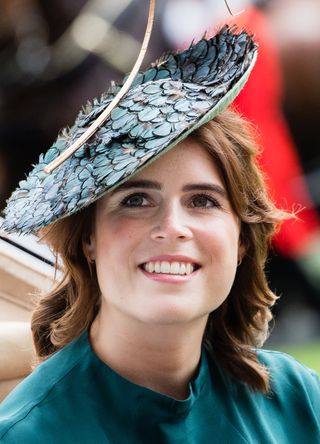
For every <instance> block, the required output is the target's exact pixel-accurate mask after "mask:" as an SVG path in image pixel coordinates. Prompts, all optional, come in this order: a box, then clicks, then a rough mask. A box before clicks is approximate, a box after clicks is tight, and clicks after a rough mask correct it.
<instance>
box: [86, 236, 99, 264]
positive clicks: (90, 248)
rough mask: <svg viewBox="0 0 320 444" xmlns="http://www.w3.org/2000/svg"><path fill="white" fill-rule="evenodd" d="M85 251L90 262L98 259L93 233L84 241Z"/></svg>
mask: <svg viewBox="0 0 320 444" xmlns="http://www.w3.org/2000/svg"><path fill="white" fill-rule="evenodd" d="M83 252H84V255H85V256H86V258H87V260H88V261H89V262H94V261H95V259H96V239H95V236H94V235H93V234H90V236H89V238H88V239H86V240H85V241H83Z"/></svg>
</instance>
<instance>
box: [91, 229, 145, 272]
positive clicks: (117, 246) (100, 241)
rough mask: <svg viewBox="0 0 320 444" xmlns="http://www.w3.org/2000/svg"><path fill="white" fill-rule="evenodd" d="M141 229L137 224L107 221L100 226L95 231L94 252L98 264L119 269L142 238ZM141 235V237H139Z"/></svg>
mask: <svg viewBox="0 0 320 444" xmlns="http://www.w3.org/2000/svg"><path fill="white" fill-rule="evenodd" d="M141 231H142V230H141V227H139V226H138V224H133V223H130V222H129V221H128V220H126V221H119V220H116V221H109V222H108V224H103V225H100V227H99V229H98V230H97V231H96V252H97V257H96V261H97V265H98V263H99V262H100V263H104V264H107V263H108V264H109V266H111V265H112V266H115V268H116V267H121V264H124V261H126V262H127V259H128V258H129V257H130V253H131V252H132V251H133V249H134V247H135V245H136V244H137V243H139V242H140V239H141V237H142V238H143V236H144V234H145V233H144V232H143V233H142V234H141ZM140 234H141V235H140Z"/></svg>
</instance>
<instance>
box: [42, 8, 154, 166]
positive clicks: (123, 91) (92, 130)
mask: <svg viewBox="0 0 320 444" xmlns="http://www.w3.org/2000/svg"><path fill="white" fill-rule="evenodd" d="M155 4H156V0H150V5H149V16H148V23H147V29H146V32H145V35H144V39H143V42H142V46H141V50H140V53H139V55H138V58H137V60H136V63H135V65H134V67H133V68H132V71H131V73H130V75H129V76H128V78H127V80H126V81H125V83H124V84H123V86H122V88H121V90H120V91H119V92H118V94H117V95H116V96H115V97H114V99H113V100H112V102H111V103H110V104H109V105H108V106H107V108H106V109H105V110H104V111H103V112H102V113H101V114H100V116H99V117H98V118H97V119H96V120H95V121H94V122H93V123H92V125H90V126H89V128H88V129H87V130H86V131H85V132H84V133H83V134H82V136H81V137H79V139H77V140H76V141H75V142H74V143H73V144H72V145H71V146H70V147H69V148H67V149H66V150H65V151H64V152H63V153H62V154H60V155H59V156H58V157H57V158H56V159H55V160H53V161H52V162H51V163H49V164H48V165H46V166H45V167H44V171H45V172H46V173H51V172H52V171H53V170H55V169H56V168H57V167H58V166H59V165H61V164H62V163H63V162H64V161H65V160H67V159H68V158H69V157H70V156H71V155H72V154H73V153H74V152H76V151H77V150H78V149H79V148H80V147H81V146H82V145H83V144H84V143H85V142H87V140H88V139H90V137H91V136H92V135H93V134H94V133H95V132H96V131H97V129H98V128H99V127H100V126H101V125H102V124H103V123H104V122H105V121H106V120H107V118H108V117H109V116H110V113H111V111H112V110H113V109H114V108H115V107H116V106H117V105H118V103H119V102H120V100H121V99H122V97H123V96H124V95H125V94H126V93H127V92H128V90H129V88H130V86H131V84H132V82H133V80H134V79H135V77H136V75H137V74H138V72H139V69H140V66H141V63H142V61H143V59H144V56H145V54H146V52H147V48H148V44H149V40H150V36H151V32H152V27H153V22H154V13H155Z"/></svg>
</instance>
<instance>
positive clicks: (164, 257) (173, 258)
mask: <svg viewBox="0 0 320 444" xmlns="http://www.w3.org/2000/svg"><path fill="white" fill-rule="evenodd" d="M163 261H166V262H185V263H190V264H194V265H198V266H200V265H201V264H200V263H199V262H198V261H197V260H196V259H194V258H192V257H189V256H184V255H181V254H178V255H176V254H175V255H172V254H161V255H159V256H152V257H149V258H148V259H147V260H145V261H144V262H142V263H141V265H142V264H146V263H147V262H163Z"/></svg>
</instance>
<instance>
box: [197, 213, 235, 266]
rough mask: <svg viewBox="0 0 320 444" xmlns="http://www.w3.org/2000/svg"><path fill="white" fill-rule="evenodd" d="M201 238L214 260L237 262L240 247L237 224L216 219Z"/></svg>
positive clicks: (203, 232)
mask: <svg viewBox="0 0 320 444" xmlns="http://www.w3.org/2000/svg"><path fill="white" fill-rule="evenodd" d="M201 239H202V241H201V242H202V245H203V246H204V248H206V250H207V251H208V252H210V256H211V257H212V260H213V261H218V262H220V263H228V264H229V265H232V264H233V263H234V264H236V263H237V258H238V248H239V229H238V226H237V224H235V223H230V222H229V221H225V220H220V221H216V223H215V224H212V225H211V226H208V227H207V229H206V230H203V231H202V233H201Z"/></svg>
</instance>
